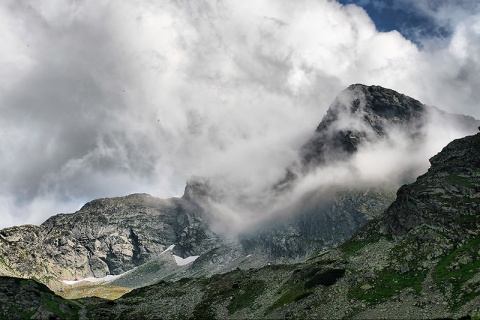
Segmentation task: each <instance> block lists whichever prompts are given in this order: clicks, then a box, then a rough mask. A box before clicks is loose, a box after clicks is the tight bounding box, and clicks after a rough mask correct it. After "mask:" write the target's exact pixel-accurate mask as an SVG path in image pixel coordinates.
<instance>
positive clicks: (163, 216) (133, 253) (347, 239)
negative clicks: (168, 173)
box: [0, 85, 480, 319]
mask: <svg viewBox="0 0 480 320" xmlns="http://www.w3.org/2000/svg"><path fill="white" fill-rule="evenodd" d="M432 117H433V118H435V119H436V121H437V123H440V124H441V123H449V124H451V123H453V124H454V125H455V126H461V127H462V128H463V129H464V130H465V131H466V132H471V133H473V132H474V131H476V130H477V127H478V125H479V124H480V123H479V122H478V121H477V120H475V119H473V118H471V117H466V116H459V115H451V114H447V113H444V112H442V111H440V110H438V109H436V108H434V107H429V106H425V105H423V104H421V103H420V102H418V101H417V100H415V99H412V98H409V97H407V96H404V95H402V94H399V93H397V92H395V91H393V90H389V89H385V88H381V87H377V86H371V87H368V86H364V85H352V86H350V87H349V88H347V89H346V90H345V91H344V92H343V93H342V94H340V95H339V97H337V99H336V100H335V101H334V103H333V104H332V105H331V106H330V108H329V110H328V111H327V114H326V115H325V117H324V118H323V120H322V122H321V123H320V125H319V126H318V128H317V130H316V132H315V134H314V136H313V137H312V138H311V139H310V140H309V141H308V142H307V143H306V144H305V145H304V147H303V148H302V149H301V154H300V158H301V159H303V160H302V163H300V164H297V165H294V166H292V167H290V168H289V169H288V170H287V171H288V172H289V173H287V178H286V179H285V180H284V181H282V182H281V183H280V184H278V185H275V186H272V189H274V190H276V192H277V193H278V195H279V196H282V195H285V194H287V193H288V192H289V188H290V187H291V186H292V185H293V184H295V183H296V181H297V179H301V177H302V175H305V174H308V173H309V172H311V171H312V170H315V168H318V167H322V166H327V165H329V164H331V163H332V162H335V161H344V160H345V159H348V158H349V157H352V156H353V155H354V154H355V153H356V152H357V151H358V150H360V149H361V148H362V147H363V146H365V145H366V144H369V143H375V142H378V141H382V140H385V139H389V136H390V135H392V134H393V133H395V132H396V130H397V131H401V132H403V133H406V135H407V138H408V139H410V140H409V141H411V142H412V143H413V142H415V143H418V145H421V142H422V141H423V140H422V139H424V138H425V135H426V125H427V123H429V119H431V118H432ZM479 141H480V137H479V134H477V135H474V136H468V137H465V138H462V139H459V140H455V141H453V142H452V143H450V144H449V145H448V146H447V147H445V148H444V149H443V151H442V152H440V153H439V154H438V155H436V156H434V157H433V158H432V159H431V160H430V161H431V168H430V169H429V170H428V172H426V173H425V174H423V175H422V176H420V177H418V178H417V180H416V181H415V182H413V183H410V184H408V185H405V186H402V187H401V188H400V189H399V190H398V191H397V194H396V196H395V192H394V191H393V189H392V186H391V185H390V186H388V187H386V186H385V185H376V186H375V185H373V186H372V185H369V186H368V187H362V188H359V187H358V186H357V187H355V188H348V187H343V188H339V189H335V190H329V193H328V196H326V195H325V194H323V193H322V192H321V191H319V190H314V191H313V192H309V193H308V194H305V195H303V196H302V197H301V198H300V200H299V202H298V203H297V204H296V205H294V206H292V208H290V209H288V208H287V209H286V211H288V210H290V211H289V212H288V214H285V215H284V218H282V219H277V220H276V221H274V222H272V221H269V223H267V224H266V225H263V226H259V228H258V229H256V230H253V231H251V232H249V233H244V234H241V235H239V236H237V237H233V238H232V237H228V236H226V235H224V234H222V233H220V232H219V231H218V229H215V230H214V229H213V227H212V220H211V219H212V216H211V215H210V212H209V211H208V206H205V205H204V203H205V200H212V201H221V196H222V194H221V192H217V191H218V190H215V185H214V182H213V184H212V185H210V184H209V182H208V180H206V179H196V180H192V181H190V182H189V183H188V184H187V186H186V188H185V194H184V195H183V197H181V198H171V199H166V200H162V199H158V198H155V197H152V196H149V195H146V194H134V195H129V196H126V197H119V198H108V199H107V198H105V199H98V200H94V201H91V202H89V203H87V204H85V205H84V206H83V207H82V208H81V209H80V210H79V211H77V212H75V213H72V214H59V215H56V216H53V217H51V218H50V219H48V220H47V221H45V222H44V223H43V224H41V225H40V226H33V225H25V226H18V227H10V228H6V229H3V230H0V275H3V276H5V277H4V278H2V279H1V281H0V302H1V303H0V318H30V317H34V318H35V317H36V318H55V317H57V318H73V319H75V318H84V319H89V318H92V319H97V318H112V319H114V318H118V319H137V318H151V319H158V318H219V319H223V318H289V317H294V318H297V317H298V318H344V317H351V318H362V319H365V318H444V317H454V318H458V317H463V316H467V315H471V316H477V317H478V316H480V311H479V310H478V308H477V307H476V306H477V305H479V302H480V300H479V298H478V296H479V294H480V293H479V292H478V287H479V279H480V270H479V268H480V266H479V265H478V263H477V261H478V259H479V258H480V256H479V255H480V252H478V245H479V244H480V240H479V239H480V235H479V232H480V225H479V223H480V220H479V219H478V216H479V214H480V207H479V205H480V203H479V201H478V199H480V182H479V177H480V171H479V167H480V165H479V159H480V157H479V155H480V154H479V152H480V151H479V150H480V148H479V147H480V144H479ZM295 166H297V167H296V168H295ZM352 235H353V237H352ZM341 243H342V244H341ZM339 244H341V245H340V246H339V247H337V248H336V249H334V248H335V247H336V246H338V245H339ZM20 278H23V279H20ZM42 283H43V284H45V285H47V286H48V287H46V286H44V285H42ZM51 290H54V291H55V292H56V293H54V292H52V291H51ZM57 294H59V295H61V296H62V297H63V298H62V297H60V296H57ZM89 296H98V297H102V298H106V299H110V300H104V299H99V298H84V299H82V300H75V301H73V300H65V299H64V298H69V299H71V298H79V297H89ZM21 297H25V298H21ZM29 297H31V298H29ZM112 299H114V300H112Z"/></svg>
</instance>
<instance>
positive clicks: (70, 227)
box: [0, 85, 480, 297]
mask: <svg viewBox="0 0 480 320" xmlns="http://www.w3.org/2000/svg"><path fill="white" fill-rule="evenodd" d="M430 117H436V118H437V120H438V119H440V120H441V121H440V123H441V122H442V121H443V122H444V123H448V124H451V123H454V124H455V125H458V124H460V125H461V127H462V128H464V130H465V131H467V132H473V131H474V130H476V127H477V126H478V125H479V124H480V123H479V122H478V121H477V120H475V119H473V118H471V117H465V116H459V115H451V114H447V113H444V112H441V111H439V110H438V109H436V108H434V107H428V106H425V105H423V104H421V103H420V102H418V101H416V100H414V99H412V98H409V97H407V96H404V95H401V94H399V93H397V92H395V91H393V90H389V89H385V88H381V87H376V86H372V87H367V86H363V85H352V86H350V87H349V88H347V89H346V90H345V91H344V92H342V93H341V94H340V95H339V97H338V98H337V99H336V100H335V101H334V103H333V104H332V105H331V107H330V109H329V110H328V112H327V114H326V115H325V117H324V119H323V120H322V122H321V123H320V125H319V126H318V128H317V130H316V132H315V135H314V136H313V137H312V139H310V140H309V141H308V142H307V143H306V144H305V145H304V147H303V148H302V150H301V158H302V159H303V160H302V163H301V164H297V166H300V169H298V168H297V169H295V170H294V169H291V170H290V172H295V174H294V177H293V178H288V179H287V180H285V181H284V182H283V185H284V186H287V187H284V188H283V189H282V188H278V192H279V193H278V195H279V196H280V197H282V196H283V195H286V194H288V192H289V188H290V187H291V186H294V184H295V183H296V181H297V180H299V179H301V177H302V175H303V174H305V175H306V174H308V173H309V172H310V171H311V170H314V169H315V168H318V167H319V166H320V167H321V166H324V165H328V164H330V163H332V162H335V161H343V160H344V159H347V158H349V157H351V156H352V155H354V154H355V152H357V150H359V149H360V148H362V146H363V145H366V144H368V143H375V142H377V141H382V139H383V140H385V139H388V137H389V135H390V134H391V132H392V128H396V129H398V130H402V132H406V133H407V135H408V137H409V139H411V141H412V143H414V142H415V143H417V144H419V145H421V144H420V142H421V141H422V139H423V138H424V135H425V130H424V129H425V126H426V125H427V123H429V121H428V120H429V119H430ZM292 168H293V167H292ZM287 176H289V175H288V174H287ZM277 187H278V186H277ZM322 192H323V191H322ZM322 192H320V191H318V190H313V191H312V192H309V193H307V194H304V195H303V196H302V197H301V198H300V199H299V200H298V202H297V203H296V204H295V205H294V206H292V208H290V209H288V210H290V212H288V213H289V214H286V215H285V217H284V218H283V219H277V220H276V221H275V222H269V223H268V224H267V225H265V226H261V227H259V229H257V230H253V231H252V232H249V233H244V234H241V235H239V236H238V237H235V238H231V237H230V238H229V237H227V236H226V235H224V234H221V233H219V232H218V230H217V231H214V230H213V229H212V227H211V226H212V221H211V216H210V214H209V209H208V206H205V205H204V203H205V200H213V201H218V199H219V197H218V194H217V193H216V190H215V184H214V181H213V182H212V184H209V182H208V181H207V180H205V179H197V180H192V181H190V182H189V183H188V184H187V186H186V188H185V194H184V195H183V197H181V198H171V199H166V200H162V199H158V198H154V197H152V196H149V195H146V194H134V195H129V196H126V197H119V198H110V199H107V198H105V199H98V200H93V201H91V202H89V203H87V204H85V205H84V206H83V207H82V208H81V209H80V210H79V211H77V212H76V213H73V214H59V215H56V216H53V217H51V218H49V219H48V220H47V221H45V222H44V223H43V224H41V225H40V226H32V225H26V226H19V227H11V228H6V229H3V230H0V257H1V259H0V275H5V276H10V277H19V278H34V279H37V280H38V281H40V282H42V283H44V284H46V285H48V286H49V287H50V288H51V289H54V290H56V291H57V292H58V293H60V294H62V295H63V296H65V297H76V296H85V295H90V294H92V292H95V293H94V294H95V295H99V296H101V297H111V296H112V295H111V291H112V290H114V291H115V292H119V293H121V294H123V293H124V292H128V291H130V290H131V289H134V288H139V287H143V286H146V285H149V284H153V283H155V282H158V281H160V280H165V281H172V280H178V279H181V278H183V277H192V276H195V277H204V276H211V275H214V274H217V273H225V272H228V271H231V270H235V269H237V268H241V269H244V270H245V269H248V268H260V267H263V266H266V265H269V264H279V263H299V262H301V261H305V260H306V259H308V258H310V257H312V256H315V255H317V254H318V253H320V252H323V251H325V250H328V249H330V248H332V247H335V246H336V245H338V244H340V243H342V242H344V241H345V240H347V239H348V238H349V237H351V236H352V235H353V234H354V233H355V232H356V231H357V230H358V229H359V228H360V227H362V226H363V225H365V224H366V223H367V222H368V221H369V220H371V219H373V218H375V217H377V216H378V215H380V214H381V213H383V212H384V211H385V209H387V208H388V206H389V205H390V204H391V203H392V202H393V200H394V198H395V193H394V189H393V187H392V186H388V187H385V186H384V185H379V186H368V187H362V188H358V187H356V188H348V187H344V188H339V189H338V190H337V189H335V190H330V193H329V194H328V196H326V195H325V194H323V193H322ZM207 202H208V201H207ZM288 210H287V211H288ZM399 219H401V218H399ZM399 230H400V229H399ZM82 279H88V280H90V281H94V282H93V283H92V282H85V281H83V282H76V281H80V280H82ZM64 280H67V281H69V282H68V283H66V282H65V281H64ZM89 283H91V284H89ZM98 283H100V286H102V288H103V289H104V290H97V289H94V288H96V286H97V284H98ZM105 283H107V285H105ZM72 285H73V287H72ZM97 287H98V286H97Z"/></svg>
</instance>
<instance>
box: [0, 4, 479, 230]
mask: <svg viewBox="0 0 480 320" xmlns="http://www.w3.org/2000/svg"><path fill="white" fill-rule="evenodd" d="M0 41H1V47H2V50H0V176H1V180H0V210H1V211H0V227H7V226H12V225H20V224H26V223H31V224H40V223H41V222H43V221H44V220H45V219H46V218H48V217H49V216H51V215H54V214H57V213H60V212H74V211H76V210H78V209H79V208H80V207H81V206H82V205H83V204H84V203H85V202H87V201H90V200H92V199H96V198H101V197H112V196H123V195H127V194H131V193H136V192H145V193H149V194H152V195H154V196H157V197H162V198H168V197H172V196H181V195H182V193H183V190H184V187H185V183H186V181H187V180H188V179H190V178H191V177H192V176H200V177H209V178H211V179H213V180H216V181H222V182H223V183H224V185H228V186H231V188H232V192H237V191H239V193H242V192H243V191H245V190H247V191H245V192H244V193H245V194H249V195H255V194H257V191H258V190H262V189H264V188H265V186H267V185H269V184H271V183H272V182H274V181H278V179H279V178H281V177H282V175H283V174H284V170H285V168H286V167H287V166H288V165H289V164H291V163H292V162H293V161H295V160H296V158H297V156H298V150H299V149H300V147H301V146H302V144H303V143H305V141H307V140H308V139H309V138H310V137H311V136H312V134H313V132H314V130H315V128H316V126H317V125H318V123H319V122H320V121H321V119H322V117H323V115H324V114H325V112H326V110H327V109H328V106H329V105H330V103H331V102H332V101H333V100H334V98H335V97H336V96H337V95H338V94H339V93H340V92H341V91H342V90H343V89H345V88H346V87H347V86H349V85H350V84H352V83H363V84H367V85H380V86H384V87H388V88H392V89H394V90H397V91H399V92H402V93H404V94H407V95H409V96H412V97H414V98H416V99H418V100H420V101H422V102H423V103H426V104H429V105H435V106H437V107H439V108H441V109H443V110H446V111H449V112H454V113H460V114H466V115H471V116H474V117H476V118H480V108H479V107H478V106H477V102H478V101H480V90H478V87H479V84H480V72H479V71H480V55H479V54H478V52H480V4H478V1H475V0H472V1H468V0H463V1H461V0H422V1H419V0H416V1H415V0H396V1H392V0H342V1H340V2H337V1H333V0H298V1H290V0H275V1H273V0H255V1H236V0H218V1H217V0H211V1H209V0H195V1H193V0H191V1H186V0H176V1H153V0H130V1H121V2H120V1H113V0H110V1H109V0H35V1H34V0H4V1H2V2H1V3H0ZM439 130H441V128H439ZM451 137H453V136H447V137H445V139H450V138H451ZM442 141H443V140H442ZM440 149H441V146H440V145H435V148H429V149H428V152H426V153H425V154H423V158H424V159H423V158H422V161H423V163H427V164H428V158H429V157H430V156H433V155H434V154H435V153H436V152H438V151H440ZM377 151H378V150H377ZM397 151H398V150H397ZM392 154H396V153H392ZM397 155H398V153H397ZM365 159H369V157H368V156H366V157H365ZM367 162H368V161H367ZM385 174H386V175H388V174H389V171H386V172H385ZM240 211H241V210H240ZM219 212H222V213H221V214H225V216H226V217H228V219H226V220H229V221H233V223H236V222H237V221H238V220H242V219H243V216H242V214H241V213H238V212H237V211H236V210H234V209H232V208H223V207H222V208H220V209H219ZM229 212H232V213H231V214H229Z"/></svg>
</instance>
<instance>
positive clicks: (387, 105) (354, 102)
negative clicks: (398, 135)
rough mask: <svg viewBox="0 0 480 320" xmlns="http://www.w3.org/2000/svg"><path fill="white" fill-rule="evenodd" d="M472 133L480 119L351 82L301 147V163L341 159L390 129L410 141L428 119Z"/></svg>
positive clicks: (419, 136) (422, 132) (385, 89)
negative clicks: (451, 112) (403, 135)
mask: <svg viewBox="0 0 480 320" xmlns="http://www.w3.org/2000/svg"><path fill="white" fill-rule="evenodd" d="M432 117H433V118H436V119H438V121H439V122H441V123H442V124H446V125H453V124H455V126H458V127H463V128H464V129H465V130H466V131H467V132H470V131H471V132H474V130H475V128H476V127H477V126H478V124H480V123H479V121H477V120H475V119H474V118H472V117H468V116H463V115H456V114H449V113H446V112H443V111H441V110H439V109H437V108H435V107H432V106H427V105H425V104H422V103H421V102H420V101H418V100H416V99H414V98H411V97H409V96H406V95H404V94H401V93H398V92H397V91H395V90H392V89H387V88H383V87H380V86H366V85H363V84H352V85H350V86H349V87H348V88H346V89H345V90H344V91H342V92H341V93H340V94H339V95H338V96H337V97H336V99H335V100H334V101H333V103H332V104H331V105H330V107H329V109H328V110H327V112H326V114H325V116H324V117H323V119H322V121H321V122H320V124H319V125H318V127H317V129H316V131H315V134H314V136H313V137H312V138H311V139H310V140H309V141H308V142H307V143H306V144H305V145H304V146H303V147H302V158H303V164H304V165H306V166H307V167H312V166H316V165H318V164H321V163H324V162H326V161H329V160H342V159H346V158H348V157H349V156H350V155H351V154H353V153H354V152H356V151H357V150H358V148H359V147H360V146H361V145H363V144H364V143H367V142H375V141H378V140H381V139H385V138H388V136H389V132H392V130H396V131H401V132H403V133H404V134H405V135H406V137H408V138H409V139H411V140H412V141H411V142H412V143H413V142H414V141H416V140H417V139H418V138H422V135H423V134H424V131H425V127H426V125H427V123H428V122H429V121H430V120H431V118H432Z"/></svg>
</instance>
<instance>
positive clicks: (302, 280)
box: [268, 261, 345, 312]
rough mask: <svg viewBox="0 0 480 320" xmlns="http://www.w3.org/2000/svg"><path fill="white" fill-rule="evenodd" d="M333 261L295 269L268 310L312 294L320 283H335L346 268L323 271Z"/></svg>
mask: <svg viewBox="0 0 480 320" xmlns="http://www.w3.org/2000/svg"><path fill="white" fill-rule="evenodd" d="M332 262H333V261H320V262H318V263H317V264H314V265H310V266H308V267H307V268H305V269H302V270H300V269H299V270H295V271H294V272H293V274H292V277H291V278H290V280H289V281H288V282H287V283H285V284H284V285H283V287H282V288H281V289H280V290H279V293H282V295H281V296H280V298H279V299H278V300H277V301H275V302H274V303H273V304H272V305H271V306H270V307H269V308H268V312H270V311H272V310H274V309H277V308H280V307H283V306H285V305H287V304H290V303H292V302H295V301H299V300H301V299H304V298H306V297H308V296H310V295H311V294H313V293H314V292H315V288H316V287H317V286H319V285H322V286H325V287H328V286H332V285H334V284H335V283H336V282H337V281H338V280H339V279H340V278H342V277H343V276H344V275H345V269H327V270H325V271H322V269H323V268H325V266H326V265H328V264H330V263H332ZM323 270H324V269H323Z"/></svg>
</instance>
